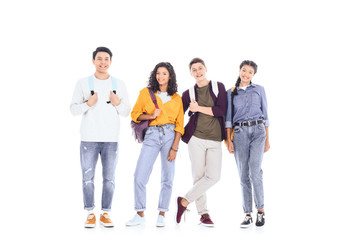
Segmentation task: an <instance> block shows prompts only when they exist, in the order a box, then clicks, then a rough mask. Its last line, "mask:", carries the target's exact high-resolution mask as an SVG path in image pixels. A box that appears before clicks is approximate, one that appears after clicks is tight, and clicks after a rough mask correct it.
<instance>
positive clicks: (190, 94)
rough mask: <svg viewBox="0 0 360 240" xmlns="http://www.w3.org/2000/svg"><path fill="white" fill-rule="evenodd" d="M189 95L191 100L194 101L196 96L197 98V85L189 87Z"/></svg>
mask: <svg viewBox="0 0 360 240" xmlns="http://www.w3.org/2000/svg"><path fill="white" fill-rule="evenodd" d="M189 97H190V102H191V101H192V99H194V100H196V98H195V87H191V88H189Z"/></svg>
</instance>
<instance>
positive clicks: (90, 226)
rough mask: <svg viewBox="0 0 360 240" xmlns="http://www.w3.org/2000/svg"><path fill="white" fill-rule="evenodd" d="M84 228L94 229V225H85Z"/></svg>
mask: <svg viewBox="0 0 360 240" xmlns="http://www.w3.org/2000/svg"><path fill="white" fill-rule="evenodd" d="M84 227H85V228H94V227H95V224H85V226H84Z"/></svg>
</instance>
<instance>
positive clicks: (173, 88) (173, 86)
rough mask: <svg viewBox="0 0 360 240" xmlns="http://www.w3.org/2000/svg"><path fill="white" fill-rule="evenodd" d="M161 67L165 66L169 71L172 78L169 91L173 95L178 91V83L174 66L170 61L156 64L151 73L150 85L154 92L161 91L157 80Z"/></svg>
mask: <svg viewBox="0 0 360 240" xmlns="http://www.w3.org/2000/svg"><path fill="white" fill-rule="evenodd" d="M159 67H165V68H166V69H167V70H168V71H169V74H170V79H169V83H168V88H167V93H168V94H169V95H170V96H172V95H173V94H174V93H176V92H177V83H176V74H175V71H174V67H173V66H172V65H171V64H170V63H169V62H161V63H158V64H157V65H156V66H155V68H154V70H152V72H151V73H150V77H149V82H148V87H149V88H150V89H151V90H153V91H154V92H155V91H160V87H159V83H158V81H157V80H156V72H157V70H158V68H159Z"/></svg>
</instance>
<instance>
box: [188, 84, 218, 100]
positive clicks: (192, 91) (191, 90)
mask: <svg viewBox="0 0 360 240" xmlns="http://www.w3.org/2000/svg"><path fill="white" fill-rule="evenodd" d="M211 87H212V91H213V93H214V94H215V96H216V98H217V96H218V94H219V88H218V84H217V81H211ZM189 96H190V102H191V101H192V99H194V100H195V99H196V98H195V88H194V87H192V88H189Z"/></svg>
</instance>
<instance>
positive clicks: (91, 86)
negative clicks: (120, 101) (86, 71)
mask: <svg viewBox="0 0 360 240" xmlns="http://www.w3.org/2000/svg"><path fill="white" fill-rule="evenodd" d="M110 77H111V81H112V90H113V92H114V93H115V94H116V90H117V81H116V79H115V78H113V77H112V76H110ZM88 83H89V88H90V92H91V95H94V75H91V76H89V77H88Z"/></svg>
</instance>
